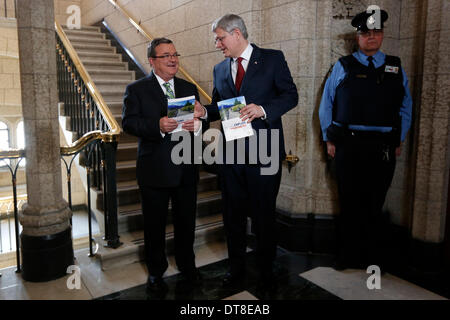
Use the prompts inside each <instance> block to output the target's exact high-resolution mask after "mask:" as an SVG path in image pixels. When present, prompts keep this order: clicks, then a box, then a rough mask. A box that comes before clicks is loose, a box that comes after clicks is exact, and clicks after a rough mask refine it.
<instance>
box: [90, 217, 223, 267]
mask: <svg viewBox="0 0 450 320" xmlns="http://www.w3.org/2000/svg"><path fill="white" fill-rule="evenodd" d="M173 237H174V234H173V226H172V225H168V226H167V228H166V252H167V254H169V255H171V254H173V252H174V243H173ZM224 237H225V236H224V228H223V222H222V215H221V214H216V215H214V216H209V217H203V218H197V220H196V228H195V242H194V247H198V246H201V245H204V244H206V243H211V242H216V241H223V240H224ZM96 241H97V243H99V244H100V246H99V251H98V253H97V256H98V257H99V259H100V263H101V267H102V270H110V269H113V268H119V267H123V266H125V265H128V264H132V263H135V262H139V261H143V260H144V259H145V256H144V232H143V231H135V232H128V233H124V234H121V235H120V241H121V242H122V243H123V244H122V245H121V246H120V247H119V248H116V249H111V248H107V247H105V246H104V245H103V244H104V240H103V239H102V238H101V237H97V238H96Z"/></svg>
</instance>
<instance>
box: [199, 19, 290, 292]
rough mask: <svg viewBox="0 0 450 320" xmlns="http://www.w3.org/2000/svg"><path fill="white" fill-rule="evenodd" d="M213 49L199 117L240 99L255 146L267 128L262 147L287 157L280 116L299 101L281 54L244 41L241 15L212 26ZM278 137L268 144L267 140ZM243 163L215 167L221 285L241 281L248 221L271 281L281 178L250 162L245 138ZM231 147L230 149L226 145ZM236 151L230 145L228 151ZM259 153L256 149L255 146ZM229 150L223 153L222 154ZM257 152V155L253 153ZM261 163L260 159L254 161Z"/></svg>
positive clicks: (263, 270) (215, 113)
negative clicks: (223, 268)
mask: <svg viewBox="0 0 450 320" xmlns="http://www.w3.org/2000/svg"><path fill="white" fill-rule="evenodd" d="M212 31H213V33H214V35H215V44H216V48H218V49H220V50H222V52H223V54H224V56H225V58H226V59H225V60H224V61H222V62H221V63H219V64H217V65H216V66H215V67H214V89H213V99H212V104H211V105H209V106H206V109H205V110H204V114H203V115H204V116H207V117H208V120H209V121H215V120H219V119H220V115H219V111H218V108H217V102H219V101H221V100H225V99H229V98H233V97H238V96H244V97H245V99H246V103H247V105H246V106H245V107H244V108H243V109H241V111H240V112H241V117H242V119H243V120H247V121H248V122H251V124H252V127H253V129H254V130H255V131H256V141H257V142H258V146H259V139H261V136H262V135H263V134H262V131H264V130H266V133H267V136H268V137H269V138H268V139H267V149H268V150H269V151H268V152H269V153H271V155H272V156H273V155H274V154H276V156H277V157H279V158H278V159H280V161H281V160H283V159H284V158H285V157H286V153H285V149H284V137H283V127H282V122H281V116H282V115H283V114H285V113H286V112H288V111H289V110H290V109H292V108H294V107H295V106H296V105H297V102H298V93H297V88H296V86H295V84H294V82H293V80H292V77H291V73H290V71H289V68H288V65H287V63H286V60H285V58H284V55H283V53H282V52H281V51H278V50H269V49H262V48H259V47H257V46H256V45H254V44H250V43H249V41H248V40H247V37H248V34H247V29H246V26H245V23H244V21H243V20H242V18H241V17H239V16H237V15H233V14H227V15H225V16H223V17H221V18H219V19H217V20H216V21H215V22H214V23H213V25H212ZM277 133H278V134H279V135H278V139H276V140H275V143H271V139H270V137H271V136H272V135H274V136H275V137H277V135H276V134H277ZM245 139H246V141H245V159H246V163H245V164H236V161H235V160H236V157H234V159H233V163H230V162H225V163H224V165H221V166H220V168H219V176H220V181H221V187H222V199H223V207H224V212H223V216H224V225H225V230H226V234H227V245H228V256H229V260H230V270H229V272H228V273H227V274H226V276H225V278H224V280H223V281H224V284H231V283H237V282H240V281H241V280H242V279H243V277H244V275H245V254H246V222H247V215H249V216H251V218H252V229H253V230H254V232H255V235H256V242H257V248H256V255H257V260H258V268H259V269H260V271H261V274H260V275H261V278H262V279H261V280H263V282H265V283H272V281H273V261H274V260H275V256H276V235H275V233H276V229H275V225H276V224H275V223H276V221H275V209H276V199H277V195H278V190H279V187H280V180H281V165H280V161H278V164H277V168H276V170H275V174H270V175H266V174H264V173H262V171H261V169H263V167H264V166H265V165H263V164H262V163H261V161H258V162H257V164H251V161H249V159H250V158H252V157H253V156H254V155H251V154H250V153H249V150H251V148H249V139H248V138H245ZM227 147H228V148H227V149H230V145H229V144H228V145H227ZM232 148H234V149H235V151H236V148H235V147H232ZM257 150H259V148H257ZM227 151H228V150H227ZM257 152H258V151H257ZM259 160H260V159H259Z"/></svg>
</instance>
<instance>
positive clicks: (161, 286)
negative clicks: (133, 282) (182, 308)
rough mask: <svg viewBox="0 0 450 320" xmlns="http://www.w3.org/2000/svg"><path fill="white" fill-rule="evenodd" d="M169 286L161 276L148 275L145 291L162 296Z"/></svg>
mask: <svg viewBox="0 0 450 320" xmlns="http://www.w3.org/2000/svg"><path fill="white" fill-rule="evenodd" d="M168 290H169V288H168V287H167V284H166V283H165V282H164V280H163V278H162V277H155V276H148V279H147V285H146V288H145V291H146V292H147V294H154V295H157V296H164V295H165V294H166V293H167V291H168Z"/></svg>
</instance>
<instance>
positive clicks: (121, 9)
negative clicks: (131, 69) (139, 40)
mask: <svg viewBox="0 0 450 320" xmlns="http://www.w3.org/2000/svg"><path fill="white" fill-rule="evenodd" d="M108 1H109V2H110V3H111V4H112V5H113V6H114V7H115V8H116V9H118V10H119V11H120V12H121V13H122V14H123V15H124V16H125V17H126V18H127V19H128V21H129V22H130V23H131V24H132V25H133V26H134V27H135V28H136V29H137V30H138V31H139V32H140V33H141V34H142V35H143V36H144V37H146V38H147V39H148V40H149V41H152V40H153V37H152V36H151V35H150V34H149V33H148V32H147V31H145V30H144V29H143V28H142V27H141V26H140V24H139V23H137V22H136V21H135V20H134V19H133V18H132V17H131V16H130V15H129V14H128V12H126V11H125V9H123V8H122V6H121V5H120V4H118V3H117V2H116V1H115V0H108ZM178 70H179V71H180V72H181V73H182V74H183V75H184V76H185V77H186V79H187V80H188V81H190V82H192V83H193V84H195V86H196V87H197V89H198V91H199V92H200V94H201V95H202V96H203V97H205V99H206V100H207V101H208V103H211V101H212V99H211V97H210V96H209V95H208V94H207V93H206V92H205V90H203V88H202V87H200V85H199V84H198V83H197V82H196V81H195V80H194V79H193V78H192V77H191V76H190V75H189V74H188V73H187V72H186V71H185V70H184V69H183V67H181V66H180V67H179V69H178Z"/></svg>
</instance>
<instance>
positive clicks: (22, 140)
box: [16, 120, 26, 167]
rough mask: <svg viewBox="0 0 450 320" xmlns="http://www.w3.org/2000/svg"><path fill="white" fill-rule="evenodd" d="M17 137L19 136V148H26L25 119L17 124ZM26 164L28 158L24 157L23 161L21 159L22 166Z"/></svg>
mask: <svg viewBox="0 0 450 320" xmlns="http://www.w3.org/2000/svg"><path fill="white" fill-rule="evenodd" d="M16 137H17V149H25V131H24V130H23V120H21V121H20V122H19V123H18V124H17V128H16ZM25 164H26V160H25V159H22V161H20V166H21V167H24V166H25Z"/></svg>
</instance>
